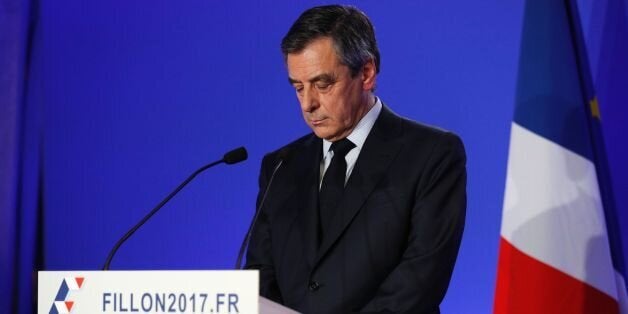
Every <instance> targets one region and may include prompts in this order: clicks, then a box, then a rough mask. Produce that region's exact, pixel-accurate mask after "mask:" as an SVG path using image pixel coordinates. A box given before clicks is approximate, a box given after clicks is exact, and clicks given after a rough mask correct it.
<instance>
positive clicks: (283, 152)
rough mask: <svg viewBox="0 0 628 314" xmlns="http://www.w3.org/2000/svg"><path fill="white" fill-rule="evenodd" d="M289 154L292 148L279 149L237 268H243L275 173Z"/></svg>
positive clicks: (242, 246) (239, 254)
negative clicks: (244, 257)
mask: <svg viewBox="0 0 628 314" xmlns="http://www.w3.org/2000/svg"><path fill="white" fill-rule="evenodd" d="M288 155H290V148H288V147H285V148H283V149H282V150H280V151H279V153H278V157H279V161H278V162H277V165H275V168H274V169H273V173H272V174H271V175H270V180H268V185H267V186H266V190H265V191H264V194H263V196H262V200H261V201H260V203H259V207H258V208H257V210H256V211H255V215H254V216H253V220H252V221H251V225H249V230H248V231H247V232H246V235H245V236H244V240H242V245H241V246H240V252H239V253H238V259H237V261H236V265H235V269H242V257H243V256H244V251H245V250H246V248H247V247H248V246H249V242H250V241H251V234H252V233H253V227H254V226H255V222H257V217H259V213H260V212H261V211H262V208H263V207H264V202H265V201H266V196H268V191H269V190H270V187H271V185H272V184H273V179H274V178H275V174H276V173H277V170H279V168H280V167H281V165H283V163H284V162H285V161H286V160H287V159H288Z"/></svg>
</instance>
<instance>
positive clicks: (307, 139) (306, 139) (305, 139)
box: [263, 133, 316, 163]
mask: <svg viewBox="0 0 628 314" xmlns="http://www.w3.org/2000/svg"><path fill="white" fill-rule="evenodd" d="M315 139H316V136H315V135H314V133H309V134H306V135H304V136H301V137H300V138H298V139H296V140H294V141H292V142H290V143H288V144H286V145H284V146H282V147H279V148H278V149H276V150H274V151H271V152H269V153H267V154H266V155H264V159H263V161H267V160H268V161H272V162H273V163H275V162H276V161H277V160H278V159H279V156H280V155H281V154H286V153H288V152H292V151H295V150H297V149H299V148H301V147H303V146H305V145H307V144H309V143H311V142H312V141H313V140H315Z"/></svg>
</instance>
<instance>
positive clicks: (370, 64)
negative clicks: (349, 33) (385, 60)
mask: <svg viewBox="0 0 628 314" xmlns="http://www.w3.org/2000/svg"><path fill="white" fill-rule="evenodd" d="M376 74H377V68H376V67H375V62H374V61H373V59H370V60H369V61H367V62H366V63H365V64H364V66H363V67H362V89H363V90H373V89H375V77H376Z"/></svg>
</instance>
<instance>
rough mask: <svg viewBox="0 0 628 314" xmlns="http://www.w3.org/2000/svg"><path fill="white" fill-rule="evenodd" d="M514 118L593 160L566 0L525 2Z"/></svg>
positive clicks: (533, 0) (532, 129) (534, 130)
mask: <svg viewBox="0 0 628 314" xmlns="http://www.w3.org/2000/svg"><path fill="white" fill-rule="evenodd" d="M525 10H526V12H535V14H528V15H527V17H529V18H526V21H524V25H523V34H522V40H521V49H520V51H521V55H520V58H519V73H518V77H517V94H516V101H515V116H514V121H515V122H516V123H517V124H519V125H521V126H522V127H524V128H526V129H528V130H530V131H532V132H534V133H537V134H538V135H540V136H543V137H545V138H547V139H549V140H551V141H552V142H554V143H557V144H559V145H561V146H563V147H565V148H567V149H569V150H571V151H573V152H575V153H577V154H579V155H581V156H583V157H585V158H587V159H589V160H592V151H591V144H590V140H591V139H590V137H589V130H588V123H587V120H586V119H587V117H586V114H587V112H586V111H585V110H586V108H587V107H586V106H585V105H584V104H583V99H584V98H583V94H582V90H581V88H580V82H579V80H578V68H577V63H576V57H575V55H574V47H573V44H572V41H571V34H570V30H569V22H568V19H567V18H568V17H567V14H566V12H565V6H564V3H563V2H562V1H547V0H532V1H526V8H525Z"/></svg>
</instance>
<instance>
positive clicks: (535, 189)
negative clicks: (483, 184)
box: [501, 122, 617, 299]
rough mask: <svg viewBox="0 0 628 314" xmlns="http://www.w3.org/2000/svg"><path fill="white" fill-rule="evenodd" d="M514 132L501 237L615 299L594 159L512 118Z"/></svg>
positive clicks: (613, 278) (613, 276)
mask: <svg viewBox="0 0 628 314" xmlns="http://www.w3.org/2000/svg"><path fill="white" fill-rule="evenodd" d="M565 132H569V130H565ZM510 136H511V138H510V152H509V159H508V174H507V181H506V193H505V197H504V216H503V218H502V230H501V234H502V236H503V237H504V238H505V239H506V240H508V241H509V242H510V243H511V244H512V245H514V246H515V247H517V248H518V249H519V250H521V251H523V252H525V253H526V254H528V255H530V256H532V257H534V258H536V259H538V260H540V261H542V262H544V263H546V264H548V265H550V266H552V267H554V268H557V269H558V270H560V271H562V272H564V273H566V274H568V275H571V276H572V277H574V278H576V279H579V280H581V281H583V282H586V283H588V284H590V285H591V286H593V287H595V288H597V289H599V290H601V291H602V292H604V293H606V294H608V295H609V296H611V297H612V298H614V299H617V292H616V289H617V286H616V282H615V275H614V271H613V267H612V261H611V256H610V249H609V244H608V237H607V234H606V224H605V222H604V213H603V211H602V204H601V201H600V194H599V189H598V184H597V177H596V173H595V167H594V165H593V163H592V162H591V161H589V160H588V159H586V158H584V157H582V156H580V155H578V154H575V153H573V152H571V151H569V150H567V149H565V148H564V147H562V146H560V145H558V144H556V143H554V142H552V141H549V140H547V139H545V138H543V137H541V136H539V135H537V134H535V133H533V132H531V131H529V130H527V129H525V128H523V127H521V126H519V125H518V124H517V123H514V122H513V124H512V130H511V135H510Z"/></svg>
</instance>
